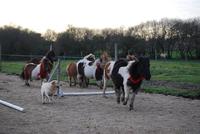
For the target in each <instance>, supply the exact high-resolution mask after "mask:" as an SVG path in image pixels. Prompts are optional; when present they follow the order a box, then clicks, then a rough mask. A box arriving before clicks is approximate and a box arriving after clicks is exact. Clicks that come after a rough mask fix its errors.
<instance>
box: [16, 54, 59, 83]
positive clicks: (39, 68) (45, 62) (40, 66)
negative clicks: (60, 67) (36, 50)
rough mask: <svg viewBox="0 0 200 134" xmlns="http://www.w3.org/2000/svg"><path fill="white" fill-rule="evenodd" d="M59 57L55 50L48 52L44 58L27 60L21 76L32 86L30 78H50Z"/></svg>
mask: <svg viewBox="0 0 200 134" xmlns="http://www.w3.org/2000/svg"><path fill="white" fill-rule="evenodd" d="M56 60H57V58H56V56H55V53H54V51H53V50H51V51H49V52H47V54H46V55H45V56H44V57H43V58H35V59H32V60H30V61H28V62H27V64H25V66H24V67H23V70H22V73H21V75H20V78H22V79H23V80H25V85H27V86H30V84H29V80H30V81H31V80H33V79H34V80H42V81H43V79H46V80H48V78H49V74H50V72H51V70H52V68H53V62H54V61H56Z"/></svg>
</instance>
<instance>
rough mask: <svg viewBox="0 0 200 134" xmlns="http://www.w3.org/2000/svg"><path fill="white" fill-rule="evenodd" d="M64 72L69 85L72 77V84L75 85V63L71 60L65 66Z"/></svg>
mask: <svg viewBox="0 0 200 134" xmlns="http://www.w3.org/2000/svg"><path fill="white" fill-rule="evenodd" d="M66 74H67V75H68V77H69V86H70V87H71V86H72V79H73V80H74V86H76V82H77V67H76V63H75V62H72V63H70V64H69V65H68V66H67V68H66Z"/></svg>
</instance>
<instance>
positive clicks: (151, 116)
mask: <svg viewBox="0 0 200 134" xmlns="http://www.w3.org/2000/svg"><path fill="white" fill-rule="evenodd" d="M61 84H62V87H61V88H62V90H63V91H64V92H87V91H88V92H89V91H102V90H100V89H98V88H97V87H96V86H91V85H89V87H88V88H85V89H80V88H79V87H78V86H77V87H69V85H68V83H66V82H63V81H61ZM108 90H112V89H110V88H108ZM0 98H1V99H2V100H6V101H8V102H10V103H13V104H16V105H18V106H21V107H23V108H24V111H25V112H24V113H22V112H19V111H16V110H14V109H11V108H8V107H5V106H3V105H0V133H1V134H39V133H41V134H65V133H73V134H77V133H78V134H80V133H83V134H94V133H96V134H110V133H115V134H116V133H117V134H120V133H126V134H132V133H136V134H137V133H138V134H146V133H150V134H161V133H162V134H169V133H170V134H184V133H190V134H199V132H200V100H192V99H186V98H182V97H174V96H165V95H158V94H146V93H141V92H139V93H138V95H137V96H136V99H135V109H136V111H129V110H128V107H127V106H123V105H122V104H117V103H116V96H115V95H108V98H103V97H102V96H101V95H93V96H64V97H61V98H57V99H56V101H55V102H54V103H53V104H45V105H43V104H42V102H41V96H40V81H33V82H32V83H31V86H30V87H27V86H24V83H23V81H22V80H20V79H19V77H18V76H14V75H6V74H3V73H0Z"/></svg>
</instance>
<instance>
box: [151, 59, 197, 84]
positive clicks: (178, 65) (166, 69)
mask: <svg viewBox="0 0 200 134" xmlns="http://www.w3.org/2000/svg"><path fill="white" fill-rule="evenodd" d="M151 74H152V79H153V80H167V81H174V82H189V83H197V84H198V83H200V64H199V62H196V61H187V62H186V61H155V60H152V61H151Z"/></svg>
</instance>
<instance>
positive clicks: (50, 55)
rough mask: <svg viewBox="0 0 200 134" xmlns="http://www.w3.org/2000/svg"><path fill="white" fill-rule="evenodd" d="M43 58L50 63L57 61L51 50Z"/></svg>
mask: <svg viewBox="0 0 200 134" xmlns="http://www.w3.org/2000/svg"><path fill="white" fill-rule="evenodd" d="M45 56H46V57H47V58H48V59H49V60H50V61H51V63H53V62H54V61H57V58H56V54H55V52H54V51H53V50H50V51H48V52H47V53H46V55H45Z"/></svg>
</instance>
